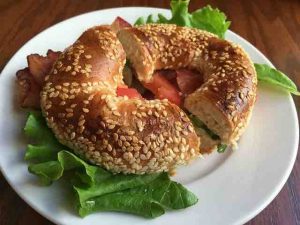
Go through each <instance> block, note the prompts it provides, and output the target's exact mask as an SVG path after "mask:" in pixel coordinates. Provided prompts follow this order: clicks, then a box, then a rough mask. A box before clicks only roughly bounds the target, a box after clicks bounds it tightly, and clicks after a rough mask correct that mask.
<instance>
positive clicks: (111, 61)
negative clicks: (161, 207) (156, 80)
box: [41, 26, 199, 174]
mask: <svg viewBox="0 0 300 225" xmlns="http://www.w3.org/2000/svg"><path fill="white" fill-rule="evenodd" d="M124 64H125V52H124V50H123V48H122V45H121V43H120V42H119V41H118V39H117V37H116V35H115V33H114V32H112V30H111V28H110V26H98V27H94V28H91V29H89V30H87V31H86V32H84V33H83V34H82V35H81V37H80V38H79V39H78V40H77V41H76V42H75V43H74V44H73V45H72V46H70V47H69V48H67V49H66V50H65V51H64V52H63V53H62V54H61V55H60V56H59V59H58V60H57V61H56V63H55V64H54V67H53V69H52V71H51V73H50V74H49V75H48V76H46V82H45V85H44V87H43V90H42V92H41V108H42V112H43V114H44V116H45V118H46V120H47V123H48V126H49V127H50V128H51V129H52V130H53V132H54V134H55V135H56V137H57V139H58V140H59V141H60V142H61V143H62V144H64V145H66V146H68V147H70V148H71V149H73V150H74V151H75V153H77V154H80V155H82V156H83V157H85V158H86V159H87V160H89V161H90V162H91V163H93V164H97V165H100V166H103V167H105V168H106V169H108V170H111V171H113V172H117V173H118V172H122V173H136V174H143V173H152V172H160V171H168V170H171V169H173V168H174V167H175V166H176V165H179V164H186V163H188V162H189V161H190V160H191V159H193V158H195V157H196V156H197V155H198V154H199V138H198V137H197V135H196V133H195V130H194V128H193V126H192V124H191V122H190V121H189V119H188V117H187V116H186V114H185V113H184V112H183V111H182V110H181V109H180V108H179V107H177V106H176V105H174V104H171V103H170V102H168V101H167V100H162V101H161V100H152V101H148V100H140V99H128V98H127V97H118V96H116V89H117V87H118V86H119V85H123V81H122V78H123V77H122V70H123V67H124Z"/></svg>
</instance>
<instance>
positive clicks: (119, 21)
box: [111, 16, 132, 33]
mask: <svg viewBox="0 0 300 225" xmlns="http://www.w3.org/2000/svg"><path fill="white" fill-rule="evenodd" d="M125 27H132V26H131V24H130V23H128V22H127V21H126V20H124V19H123V18H121V17H119V16H118V17H117V18H116V19H115V20H114V22H113V23H112V24H111V29H112V30H113V31H114V32H115V33H117V32H118V31H119V30H122V29H124V28H125Z"/></svg>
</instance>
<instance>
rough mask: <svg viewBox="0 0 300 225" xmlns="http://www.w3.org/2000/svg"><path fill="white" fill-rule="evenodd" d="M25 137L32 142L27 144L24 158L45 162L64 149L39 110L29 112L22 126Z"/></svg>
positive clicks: (54, 157) (53, 158)
mask: <svg viewBox="0 0 300 225" xmlns="http://www.w3.org/2000/svg"><path fill="white" fill-rule="evenodd" d="M24 133H25V135H26V137H27V138H28V139H29V140H30V141H31V142H32V143H34V144H29V145H28V146H27V151H26V154H25V159H26V160H31V161H35V162H46V161H50V160H55V159H56V155H57V152H59V151H60V150H62V149H65V148H66V147H64V146H63V145H61V144H60V143H59V142H58V141H57V140H56V138H55V136H54V135H53V133H52V131H51V130H50V129H49V128H48V127H47V124H46V122H45V119H44V118H43V116H42V113H41V112H38V111H36V112H31V113H30V114H29V116H28V119H27V121H26V124H25V127H24Z"/></svg>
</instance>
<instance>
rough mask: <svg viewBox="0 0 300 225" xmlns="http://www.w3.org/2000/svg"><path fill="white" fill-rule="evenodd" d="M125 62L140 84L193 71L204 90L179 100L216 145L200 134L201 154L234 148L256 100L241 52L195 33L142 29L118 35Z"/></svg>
mask: <svg viewBox="0 0 300 225" xmlns="http://www.w3.org/2000/svg"><path fill="white" fill-rule="evenodd" d="M118 38H119V39H120V41H121V43H122V45H123V47H124V49H125V51H126V56H127V58H128V59H129V61H130V62H131V64H132V65H133V67H134V69H135V70H136V74H137V77H138V79H139V80H140V81H141V82H143V83H148V82H151V80H152V75H153V72H154V71H155V70H160V69H173V70H176V69H180V68H187V69H192V70H197V71H199V72H200V73H201V74H202V75H203V78H204V84H203V85H202V86H201V87H199V88H198V89H197V90H196V91H195V92H194V93H192V94H190V95H188V96H187V97H186V98H185V100H184V107H185V108H186V109H187V110H188V111H189V112H190V113H192V114H193V115H195V116H196V117H197V118H198V119H200V120H201V121H202V122H203V123H204V124H205V125H206V126H207V127H208V129H210V130H211V131H213V132H214V133H215V134H217V135H218V136H219V140H213V139H211V138H210V137H209V136H208V135H207V134H206V132H205V131H203V130H201V129H200V131H199V132H198V135H199V136H200V137H201V152H210V151H212V150H213V149H214V148H215V147H216V145H217V144H218V143H225V144H229V145H231V144H234V143H235V142H236V141H237V140H238V138H239V137H240V135H241V134H242V132H243V130H244V128H245V127H246V125H247V123H248V121H249V118H250V116H251V112H252V109H253V105H254V103H255V99H256V86H257V76H256V72H255V69H254V66H253V63H252V62H251V60H250V59H249V57H248V55H247V54H246V53H245V51H244V50H243V49H242V48H241V47H239V46H237V45H235V44H233V43H231V42H229V41H226V40H223V39H220V38H218V37H216V36H215V35H213V34H211V33H209V32H206V31H202V30H199V29H193V28H187V27H179V26H176V25H171V24H148V25H142V26H137V27H132V28H126V29H124V30H121V31H120V32H119V33H118Z"/></svg>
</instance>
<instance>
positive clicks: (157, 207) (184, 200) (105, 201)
mask: <svg viewBox="0 0 300 225" xmlns="http://www.w3.org/2000/svg"><path fill="white" fill-rule="evenodd" d="M24 132H25V134H26V136H27V137H28V138H29V139H30V142H34V143H35V145H32V144H29V145H28V147H27V150H26V157H25V158H26V159H27V160H28V161H29V162H30V164H29V166H28V170H29V172H30V173H32V174H35V175H37V176H38V177H39V178H40V180H41V182H42V183H43V184H46V185H49V184H51V183H52V182H54V181H56V180H59V179H61V178H64V179H65V180H66V181H67V182H68V183H69V184H70V185H71V186H72V188H73V190H74V193H75V200H76V203H75V205H76V206H77V209H78V213H79V215H80V216H86V215H88V214H90V213H92V212H96V211H119V212H127V213H132V214H136V215H140V216H143V217H146V218H155V217H157V216H160V215H162V214H164V213H165V209H181V208H186V207H189V206H191V205H193V204H195V203H196V202H197V201H198V199H197V197H196V196H195V195H194V194H193V193H191V192H189V191H188V190H187V189H185V188H184V187H183V186H182V185H181V184H178V183H176V182H173V181H171V180H170V178H169V176H168V175H167V174H166V173H156V174H145V175H124V174H112V173H110V172H108V171H106V170H104V169H103V168H101V167H98V166H93V165H90V164H88V163H86V162H85V161H84V160H83V159H81V158H79V157H78V156H76V155H74V154H73V153H71V152H70V150H69V149H68V148H66V147H65V146H63V145H61V144H60V143H59V142H58V141H57V140H56V138H55V136H54V134H53V133H52V131H51V130H50V129H49V128H48V127H47V125H46V123H45V120H44V118H43V117H42V115H41V113H40V112H34V113H30V114H29V116H28V120H27V122H26V125H25V128H24Z"/></svg>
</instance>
